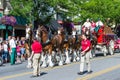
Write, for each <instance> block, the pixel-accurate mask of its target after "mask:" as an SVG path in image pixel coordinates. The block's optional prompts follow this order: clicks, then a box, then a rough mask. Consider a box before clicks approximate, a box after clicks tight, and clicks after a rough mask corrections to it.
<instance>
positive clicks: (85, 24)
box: [83, 22, 91, 29]
mask: <svg viewBox="0 0 120 80" xmlns="http://www.w3.org/2000/svg"><path fill="white" fill-rule="evenodd" d="M83 26H85V27H86V28H88V29H90V27H91V23H90V22H85V23H84V24H83Z"/></svg>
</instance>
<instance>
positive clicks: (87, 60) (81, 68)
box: [80, 50, 91, 72]
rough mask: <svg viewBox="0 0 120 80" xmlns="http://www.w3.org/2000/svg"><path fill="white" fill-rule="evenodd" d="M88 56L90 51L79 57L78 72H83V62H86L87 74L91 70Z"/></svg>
mask: <svg viewBox="0 0 120 80" xmlns="http://www.w3.org/2000/svg"><path fill="white" fill-rule="evenodd" d="M90 54H91V50H90V51H88V52H86V54H85V55H84V56H82V55H81V61H80V72H83V71H84V64H85V62H86V65H87V71H88V72H89V71H90V70H91V67H90Z"/></svg>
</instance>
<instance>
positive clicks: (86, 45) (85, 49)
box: [78, 34, 92, 75]
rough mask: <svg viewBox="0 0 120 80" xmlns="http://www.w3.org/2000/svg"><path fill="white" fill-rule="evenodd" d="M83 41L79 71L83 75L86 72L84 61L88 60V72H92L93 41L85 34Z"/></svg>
mask: <svg viewBox="0 0 120 80" xmlns="http://www.w3.org/2000/svg"><path fill="white" fill-rule="evenodd" d="M81 37H82V41H81V47H82V48H81V50H82V51H81V62H80V72H79V73H78V74H79V75H83V74H84V72H83V70H84V63H85V61H86V64H87V68H88V70H87V71H88V73H91V72H92V71H91V68H90V54H91V48H90V46H91V42H90V40H88V39H87V37H86V35H85V34H82V36H81Z"/></svg>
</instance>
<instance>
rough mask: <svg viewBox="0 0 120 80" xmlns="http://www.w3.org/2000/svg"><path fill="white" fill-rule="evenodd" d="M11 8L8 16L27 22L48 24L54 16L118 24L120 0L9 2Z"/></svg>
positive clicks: (32, 0) (34, 0) (21, 0)
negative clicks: (19, 17)
mask: <svg viewBox="0 0 120 80" xmlns="http://www.w3.org/2000/svg"><path fill="white" fill-rule="evenodd" d="M10 3H11V5H12V7H13V10H11V12H10V14H12V15H18V16H23V17H25V18H28V19H29V20H32V19H34V20H40V21H42V22H48V21H49V19H51V18H52V17H53V15H54V14H56V13H60V14H62V17H63V18H65V19H66V18H67V17H69V18H71V19H72V20H73V21H80V20H86V19H87V18H92V19H94V20H97V19H98V18H100V19H102V20H104V21H105V20H106V18H111V19H112V20H114V21H115V22H116V23H119V22H120V20H119V19H120V16H119V13H120V5H119V4H120V0H10Z"/></svg>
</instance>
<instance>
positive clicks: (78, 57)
mask: <svg viewBox="0 0 120 80" xmlns="http://www.w3.org/2000/svg"><path fill="white" fill-rule="evenodd" d="M76 60H77V61H80V52H79V50H77V58H76Z"/></svg>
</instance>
